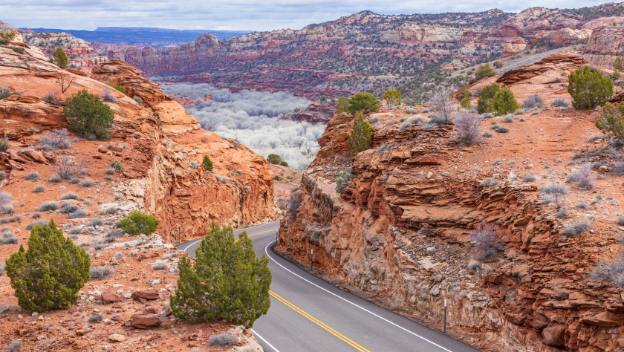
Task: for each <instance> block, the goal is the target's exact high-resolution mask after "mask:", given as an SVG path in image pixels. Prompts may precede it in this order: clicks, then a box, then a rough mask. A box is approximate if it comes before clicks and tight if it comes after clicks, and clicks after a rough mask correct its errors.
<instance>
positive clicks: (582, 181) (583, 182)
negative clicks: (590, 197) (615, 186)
mask: <svg viewBox="0 0 624 352" xmlns="http://www.w3.org/2000/svg"><path fill="white" fill-rule="evenodd" d="M595 179H596V176H595V175H594V172H593V171H592V166H591V164H590V163H587V164H583V165H581V166H580V167H579V168H578V169H576V170H574V172H573V173H572V175H570V179H569V181H570V182H574V183H576V186H577V187H578V188H581V189H586V190H589V189H592V188H594V180H595Z"/></svg>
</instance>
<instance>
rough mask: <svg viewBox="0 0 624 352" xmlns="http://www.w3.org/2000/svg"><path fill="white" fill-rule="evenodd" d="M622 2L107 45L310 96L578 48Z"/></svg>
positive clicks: (366, 18)
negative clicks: (165, 44)
mask: <svg viewBox="0 0 624 352" xmlns="http://www.w3.org/2000/svg"><path fill="white" fill-rule="evenodd" d="M623 14H624V5H622V4H607V5H601V6H596V7H591V8H584V9H574V10H560V9H545V8H530V9H527V10H525V11H522V12H520V13H518V14H511V13H504V12H501V11H498V10H491V11H487V12H482V13H445V14H437V15H420V14H416V15H398V16H385V15H378V14H375V13H372V12H369V11H365V12H360V13H357V14H354V15H351V16H347V17H342V18H340V19H337V20H335V21H330V22H325V23H320V24H312V25H309V26H306V27H304V28H303V29H301V30H290V29H285V30H277V31H272V32H259V33H251V34H247V35H244V36H240V37H237V38H233V39H230V40H226V41H218V40H217V39H216V38H215V37H213V36H210V35H204V36H203V37H201V38H199V39H198V40H197V41H196V42H195V43H192V44H188V45H183V46H179V47H176V48H161V49H156V48H151V47H145V48H138V47H134V48H133V47H120V48H117V49H115V48H112V47H109V48H108V50H107V53H106V54H107V55H109V57H111V58H116V59H122V60H126V61H127V62H129V63H131V64H133V65H136V66H137V67H139V68H141V69H142V70H144V71H145V72H146V73H148V74H150V75H158V76H177V79H180V80H188V81H196V82H208V83H212V84H214V85H217V86H219V87H226V88H231V89H234V90H236V89H248V88H253V89H257V90H272V91H276V90H289V91H291V92H294V93H295V94H298V95H305V96H307V97H310V98H318V97H319V96H328V97H335V96H338V95H345V94H349V93H352V92H355V91H360V90H374V91H380V90H382V89H385V88H386V87H388V86H397V85H398V86H401V87H403V88H405V90H406V92H410V93H411V91H412V90H413V89H414V87H412V84H414V82H429V81H431V80H432V75H431V74H432V72H436V71H439V70H440V69H442V68H444V69H453V68H457V67H462V66H466V65H469V64H474V63H480V62H484V61H488V60H490V59H493V58H497V57H499V56H501V55H503V54H513V53H517V52H520V51H523V50H526V49H534V48H539V49H543V48H552V47H561V46H568V45H574V44H583V43H585V41H586V40H587V38H589V36H590V35H591V32H592V30H593V29H594V28H598V27H601V26H603V25H605V24H610V23H611V22H613V21H616V22H621V18H613V16H621V15H623Z"/></svg>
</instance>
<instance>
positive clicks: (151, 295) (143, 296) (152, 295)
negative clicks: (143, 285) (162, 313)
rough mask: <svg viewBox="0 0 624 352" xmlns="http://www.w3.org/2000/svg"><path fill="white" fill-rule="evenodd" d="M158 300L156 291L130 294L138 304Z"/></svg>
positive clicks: (158, 296)
mask: <svg viewBox="0 0 624 352" xmlns="http://www.w3.org/2000/svg"><path fill="white" fill-rule="evenodd" d="M159 298H160V295H159V294H158V291H156V290H143V291H134V292H133V293H132V299H134V300H135V301H138V302H142V303H143V302H145V301H154V300H157V299H159Z"/></svg>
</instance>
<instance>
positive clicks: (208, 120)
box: [161, 83, 325, 169]
mask: <svg viewBox="0 0 624 352" xmlns="http://www.w3.org/2000/svg"><path fill="white" fill-rule="evenodd" d="M161 86H162V88H163V90H164V91H165V92H167V93H169V94H171V95H174V96H178V97H183V96H186V97H188V98H190V99H192V100H194V101H200V100H201V99H202V98H203V97H204V96H205V95H208V94H209V95H212V100H211V101H209V102H202V103H198V104H195V105H193V106H192V107H190V108H188V111H189V113H191V114H192V115H193V116H195V117H196V118H197V119H198V120H199V121H200V123H201V125H202V127H203V128H205V129H207V130H211V131H214V132H216V133H218V134H219V135H221V136H224V137H228V138H235V139H237V140H238V141H240V142H241V143H243V144H245V145H247V146H248V147H250V148H251V149H252V150H254V151H255V152H256V153H258V154H260V155H262V156H264V157H267V156H268V155H269V154H271V153H275V154H279V155H281V156H282V157H283V158H284V159H285V160H286V161H288V164H289V165H290V166H292V167H295V168H298V169H303V168H305V167H306V166H307V165H308V164H309V163H310V162H311V161H312V159H313V158H314V155H316V152H317V151H318V148H319V147H318V144H317V142H316V141H317V139H318V137H320V135H321V134H322V133H323V130H324V129H325V126H324V125H322V124H310V123H307V122H296V121H292V120H286V119H281V118H280V115H282V114H284V113H287V112H291V111H294V110H295V109H300V108H305V107H306V106H308V105H309V104H310V101H308V100H307V99H305V98H300V97H296V96H294V95H291V94H289V93H285V92H279V93H268V92H258V91H251V90H243V91H241V92H238V93H231V92H230V91H228V90H227V89H217V88H215V87H213V86H211V85H209V84H193V83H165V84H162V85H161Z"/></svg>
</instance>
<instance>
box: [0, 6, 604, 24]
mask: <svg viewBox="0 0 624 352" xmlns="http://www.w3.org/2000/svg"><path fill="white" fill-rule="evenodd" d="M606 2H608V1H604V0H602V1H601V0H525V1H497V0H447V1H440V0H409V1H404V0H395V1H370V0H334V1H330V0H307V1H304V0H261V1H251V0H138V1H124V0H0V20H3V21H5V22H8V23H9V24H11V25H13V26H16V27H49V28H64V29H95V28H96V27H98V26H122V27H163V28H179V29H232V30H271V29H279V28H301V27H303V26H305V25H307V24H310V23H318V22H324V21H328V20H333V19H336V18H338V17H340V16H344V15H349V14H352V13H355V12H358V11H362V10H372V11H374V12H377V13H381V14H411V13H439V12H447V11H451V12H452V11H469V12H475V11H482V10H487V9H491V8H500V9H502V10H505V11H510V12H518V11H521V10H523V9H525V8H527V7H532V6H545V7H559V8H562V7H564V8H572V7H582V6H591V5H597V4H601V3H606Z"/></svg>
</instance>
